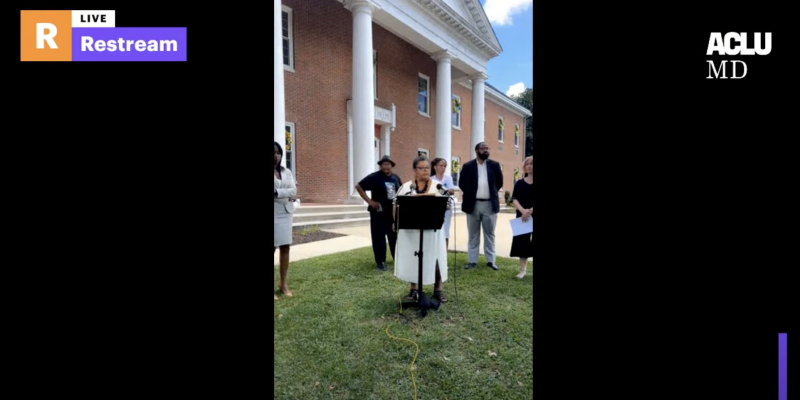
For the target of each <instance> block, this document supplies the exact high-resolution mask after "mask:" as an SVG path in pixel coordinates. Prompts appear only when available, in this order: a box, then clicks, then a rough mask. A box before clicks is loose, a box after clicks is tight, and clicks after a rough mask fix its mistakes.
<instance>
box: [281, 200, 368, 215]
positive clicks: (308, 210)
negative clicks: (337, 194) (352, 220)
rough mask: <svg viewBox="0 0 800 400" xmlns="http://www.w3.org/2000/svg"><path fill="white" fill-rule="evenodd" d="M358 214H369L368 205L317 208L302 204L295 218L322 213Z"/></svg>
mask: <svg viewBox="0 0 800 400" xmlns="http://www.w3.org/2000/svg"><path fill="white" fill-rule="evenodd" d="M354 212H355V213H357V212H365V213H366V212H367V205H366V204H364V205H360V204H355V205H353V204H334V205H325V206H317V205H313V204H304V203H300V207H297V208H296V209H295V211H294V215H295V217H297V216H298V215H304V214H320V213H325V214H328V213H354Z"/></svg>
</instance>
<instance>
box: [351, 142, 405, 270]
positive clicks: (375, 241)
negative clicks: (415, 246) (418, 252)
mask: <svg viewBox="0 0 800 400" xmlns="http://www.w3.org/2000/svg"><path fill="white" fill-rule="evenodd" d="M378 165H380V167H381V169H380V171H376V172H373V173H371V174H369V175H367V176H366V177H365V178H364V179H362V180H361V182H358V184H357V185H356V190H358V194H360V195H361V198H362V199H364V200H365V201H366V202H367V204H369V207H368V208H367V210H368V211H369V225H370V231H371V233H372V252H373V253H374V254H375V263H376V264H377V266H378V269H380V270H381V271H386V239H387V238H388V239H389V251H391V252H392V258H394V246H395V244H396V243H397V233H396V232H394V231H393V230H392V223H393V220H392V202H393V200H394V198H395V196H397V191H398V190H399V189H400V186H402V185H403V182H402V181H401V180H400V177H399V176H397V175H395V174H394V173H392V168H394V166H395V163H394V161H392V160H391V159H390V158H389V156H383V158H381V160H380V161H378ZM367 190H369V191H370V192H372V198H371V199H370V198H369V197H367V193H366V191H367Z"/></svg>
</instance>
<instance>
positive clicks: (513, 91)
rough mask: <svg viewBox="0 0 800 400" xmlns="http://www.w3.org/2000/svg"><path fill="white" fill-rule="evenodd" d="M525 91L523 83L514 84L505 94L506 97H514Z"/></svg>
mask: <svg viewBox="0 0 800 400" xmlns="http://www.w3.org/2000/svg"><path fill="white" fill-rule="evenodd" d="M524 91H525V83H523V82H520V83H515V84H513V85H511V86H509V87H508V91H507V92H506V96H508V97H511V96H516V95H518V94H522V92H524Z"/></svg>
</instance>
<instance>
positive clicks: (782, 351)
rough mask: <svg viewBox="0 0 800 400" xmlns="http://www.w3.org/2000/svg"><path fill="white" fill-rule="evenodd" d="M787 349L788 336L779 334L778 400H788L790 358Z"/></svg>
mask: <svg viewBox="0 0 800 400" xmlns="http://www.w3.org/2000/svg"><path fill="white" fill-rule="evenodd" d="M788 356H789V353H788V351H787V348H786V334H785V333H779V334H778V400H787V398H788V395H787V391H786V364H787V361H788V360H787V359H788V358H789V357H788Z"/></svg>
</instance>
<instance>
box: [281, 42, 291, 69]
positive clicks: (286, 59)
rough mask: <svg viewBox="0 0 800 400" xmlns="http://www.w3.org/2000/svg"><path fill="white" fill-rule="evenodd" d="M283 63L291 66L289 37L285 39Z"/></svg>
mask: <svg viewBox="0 0 800 400" xmlns="http://www.w3.org/2000/svg"><path fill="white" fill-rule="evenodd" d="M283 64H284V65H286V66H291V64H289V41H288V40H287V39H283Z"/></svg>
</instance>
